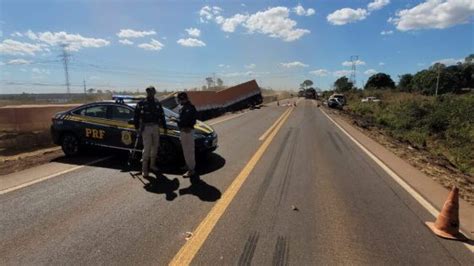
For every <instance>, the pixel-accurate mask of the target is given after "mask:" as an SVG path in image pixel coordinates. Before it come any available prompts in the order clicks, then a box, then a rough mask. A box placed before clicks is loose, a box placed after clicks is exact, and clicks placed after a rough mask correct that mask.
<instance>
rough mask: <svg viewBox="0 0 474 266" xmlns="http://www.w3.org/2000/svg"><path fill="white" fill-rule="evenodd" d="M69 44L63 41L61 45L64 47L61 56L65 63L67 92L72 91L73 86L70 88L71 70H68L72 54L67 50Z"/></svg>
mask: <svg viewBox="0 0 474 266" xmlns="http://www.w3.org/2000/svg"><path fill="white" fill-rule="evenodd" d="M67 46H68V45H67V44H65V43H63V44H61V47H62V48H63V52H62V54H61V55H60V56H59V57H60V58H61V59H62V61H63V65H64V75H65V77H66V88H67V94H70V93H71V88H70V84H69V70H68V64H69V57H70V55H69V54H68V52H67V51H66V48H67Z"/></svg>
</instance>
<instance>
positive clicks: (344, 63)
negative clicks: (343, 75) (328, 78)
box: [342, 60, 365, 66]
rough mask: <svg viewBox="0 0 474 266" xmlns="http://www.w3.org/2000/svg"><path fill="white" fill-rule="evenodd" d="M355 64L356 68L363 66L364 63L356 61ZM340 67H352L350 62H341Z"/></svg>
mask: <svg viewBox="0 0 474 266" xmlns="http://www.w3.org/2000/svg"><path fill="white" fill-rule="evenodd" d="M355 64H356V66H364V65H365V62H364V61H362V60H356V61H355ZM342 65H343V66H352V62H351V61H344V62H342Z"/></svg>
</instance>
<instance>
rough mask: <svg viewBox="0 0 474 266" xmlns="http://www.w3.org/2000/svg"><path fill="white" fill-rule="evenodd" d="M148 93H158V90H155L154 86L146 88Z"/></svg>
mask: <svg viewBox="0 0 474 266" xmlns="http://www.w3.org/2000/svg"><path fill="white" fill-rule="evenodd" d="M146 92H156V89H155V87H153V86H148V87H147V88H146Z"/></svg>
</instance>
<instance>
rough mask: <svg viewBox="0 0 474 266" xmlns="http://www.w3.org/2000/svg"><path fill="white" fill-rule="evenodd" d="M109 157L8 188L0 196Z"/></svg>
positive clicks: (0, 192)
mask: <svg viewBox="0 0 474 266" xmlns="http://www.w3.org/2000/svg"><path fill="white" fill-rule="evenodd" d="M111 157H112V156H107V157H104V158H100V159H97V160H94V161H92V162H88V163H86V164H83V165H78V166H75V167H73V168H70V169H66V170H64V171H61V172H57V173H54V174H52V175H49V176H45V177H42V178H39V179H35V180H32V181H29V182H26V183H23V184H21V185H17V186H14V187H10V188H7V189H4V190H1V191H0V195H3V194H6V193H8V192H12V191H15V190H17V189H20V188H24V187H27V186H31V185H33V184H36V183H39V182H42V181H45V180H48V179H50V178H53V177H56V176H59V175H63V174H66V173H69V172H72V171H75V170H77V169H80V168H82V167H85V166H89V165H93V164H96V163H99V162H102V161H105V160H107V159H110V158H111Z"/></svg>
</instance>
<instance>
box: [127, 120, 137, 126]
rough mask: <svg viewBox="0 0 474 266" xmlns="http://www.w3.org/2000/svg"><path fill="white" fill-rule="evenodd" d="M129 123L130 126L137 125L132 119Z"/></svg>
mask: <svg viewBox="0 0 474 266" xmlns="http://www.w3.org/2000/svg"><path fill="white" fill-rule="evenodd" d="M127 123H128V124H129V125H133V124H135V121H134V120H133V119H130V120H128V122H127Z"/></svg>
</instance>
